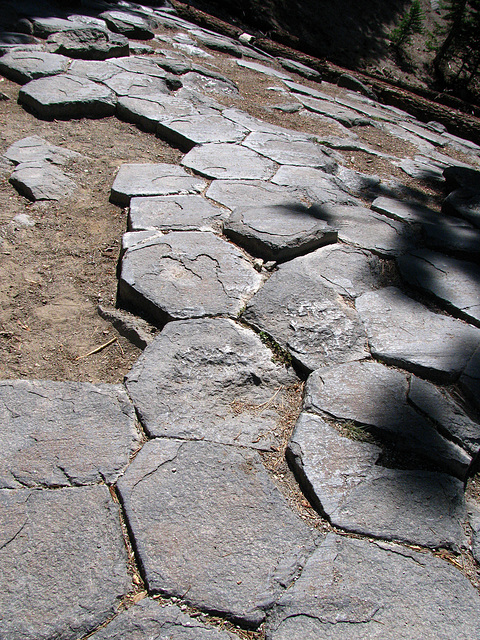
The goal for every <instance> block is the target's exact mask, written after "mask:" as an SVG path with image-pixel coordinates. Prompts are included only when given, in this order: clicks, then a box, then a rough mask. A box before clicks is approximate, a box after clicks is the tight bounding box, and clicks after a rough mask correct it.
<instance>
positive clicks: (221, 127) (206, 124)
mask: <svg viewBox="0 0 480 640" xmlns="http://www.w3.org/2000/svg"><path fill="white" fill-rule="evenodd" d="M247 134H248V131H247V130H246V129H244V128H243V127H241V126H240V125H238V124H235V123H234V122H232V121H231V120H227V118H224V117H223V116H221V115H213V114H212V115H210V116H208V117H206V116H205V115H199V114H198V115H184V116H174V117H172V118H166V119H164V120H163V119H162V120H161V121H159V122H158V125H157V136H159V137H160V138H162V139H163V140H166V141H167V142H170V143H172V144H173V145H175V146H178V147H180V148H181V149H185V150H187V151H189V150H190V149H191V148H192V147H194V146H195V145H197V144H205V143H209V142H240V141H241V140H243V139H244V138H245V136H246V135H247Z"/></svg>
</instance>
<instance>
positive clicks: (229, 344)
mask: <svg viewBox="0 0 480 640" xmlns="http://www.w3.org/2000/svg"><path fill="white" fill-rule="evenodd" d="M297 382H298V379H297V377H296V375H295V374H294V372H293V371H292V369H291V368H290V369H287V368H286V367H284V366H283V365H280V364H276V363H274V362H273V361H272V352H271V351H270V350H269V349H268V348H267V347H266V346H264V345H263V343H262V342H261V340H260V338H259V337H258V336H257V335H256V334H255V332H253V331H252V330H251V329H247V328H244V327H242V326H239V325H237V324H235V323H234V322H232V321H231V320H228V319H226V318H217V319H205V320H188V321H183V322H182V321H179V322H169V323H168V324H167V325H166V327H165V328H164V329H163V331H162V332H161V333H160V334H159V335H158V336H157V337H156V338H155V340H154V341H153V343H152V344H151V345H150V346H149V347H147V349H145V351H144V353H143V354H142V355H141V356H140V358H139V359H138V360H137V362H136V363H135V364H134V365H133V367H132V369H131V370H130V371H129V373H128V374H127V378H126V385H127V389H128V393H129V394H130V397H131V398H132V400H133V402H134V404H135V407H136V409H137V411H138V413H139V416H140V419H141V421H142V424H143V425H144V427H145V429H146V431H147V433H148V434H149V435H150V436H152V437H166V438H178V439H182V440H204V441H208V442H218V443H223V444H229V445H233V446H244V447H254V448H257V449H263V450H270V449H277V448H278V447H279V446H280V437H281V431H282V429H281V424H280V423H281V419H282V407H283V406H284V404H287V403H288V399H287V394H288V391H289V389H290V388H291V387H292V386H293V385H295V384H296V383H297Z"/></svg>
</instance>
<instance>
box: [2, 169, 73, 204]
mask: <svg viewBox="0 0 480 640" xmlns="http://www.w3.org/2000/svg"><path fill="white" fill-rule="evenodd" d="M10 182H11V183H12V184H13V186H14V187H15V188H16V189H17V191H18V192H19V193H21V194H22V195H24V196H26V197H27V198H30V200H60V199H61V198H65V197H67V196H69V195H71V194H72V193H73V192H74V191H75V189H76V188H77V185H76V183H75V182H74V181H73V180H71V179H70V178H68V177H67V176H66V175H65V174H64V172H63V171H61V170H60V169H58V168H57V167H55V166H52V165H50V164H48V163H47V162H41V161H36V162H35V161H33V162H22V163H21V164H19V165H18V166H17V167H16V168H15V170H14V171H13V173H12V175H11V176H10Z"/></svg>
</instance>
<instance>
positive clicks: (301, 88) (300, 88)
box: [284, 80, 335, 102]
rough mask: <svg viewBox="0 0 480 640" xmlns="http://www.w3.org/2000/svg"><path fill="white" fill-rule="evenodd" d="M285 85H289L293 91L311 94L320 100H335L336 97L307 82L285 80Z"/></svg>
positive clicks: (306, 94)
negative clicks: (310, 85) (309, 85)
mask: <svg viewBox="0 0 480 640" xmlns="http://www.w3.org/2000/svg"><path fill="white" fill-rule="evenodd" d="M284 84H285V86H287V87H288V88H289V89H290V90H291V91H293V93H300V94H302V95H305V96H310V97H311V98H317V99H318V100H330V101H331V102H333V101H334V99H335V98H334V97H333V96H331V95H329V94H328V93H325V92H324V91H319V90H318V89H312V87H308V86H307V85H305V84H300V83H299V82H293V81H291V80H285V81H284Z"/></svg>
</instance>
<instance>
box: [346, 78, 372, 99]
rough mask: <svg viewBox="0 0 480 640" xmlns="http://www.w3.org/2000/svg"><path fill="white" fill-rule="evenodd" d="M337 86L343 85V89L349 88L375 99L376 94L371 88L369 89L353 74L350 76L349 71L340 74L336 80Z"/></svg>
mask: <svg viewBox="0 0 480 640" xmlns="http://www.w3.org/2000/svg"><path fill="white" fill-rule="evenodd" d="M337 86H339V87H344V88H345V89H349V90H350V91H356V92H357V93H360V94H362V95H364V96H366V97H367V98H370V99H372V100H377V96H376V95H375V93H374V92H373V91H372V89H370V87H368V86H367V85H366V84H364V83H363V82H361V81H360V80H359V79H358V78H355V76H352V75H350V74H349V73H342V75H341V76H340V77H339V78H338V80H337Z"/></svg>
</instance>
